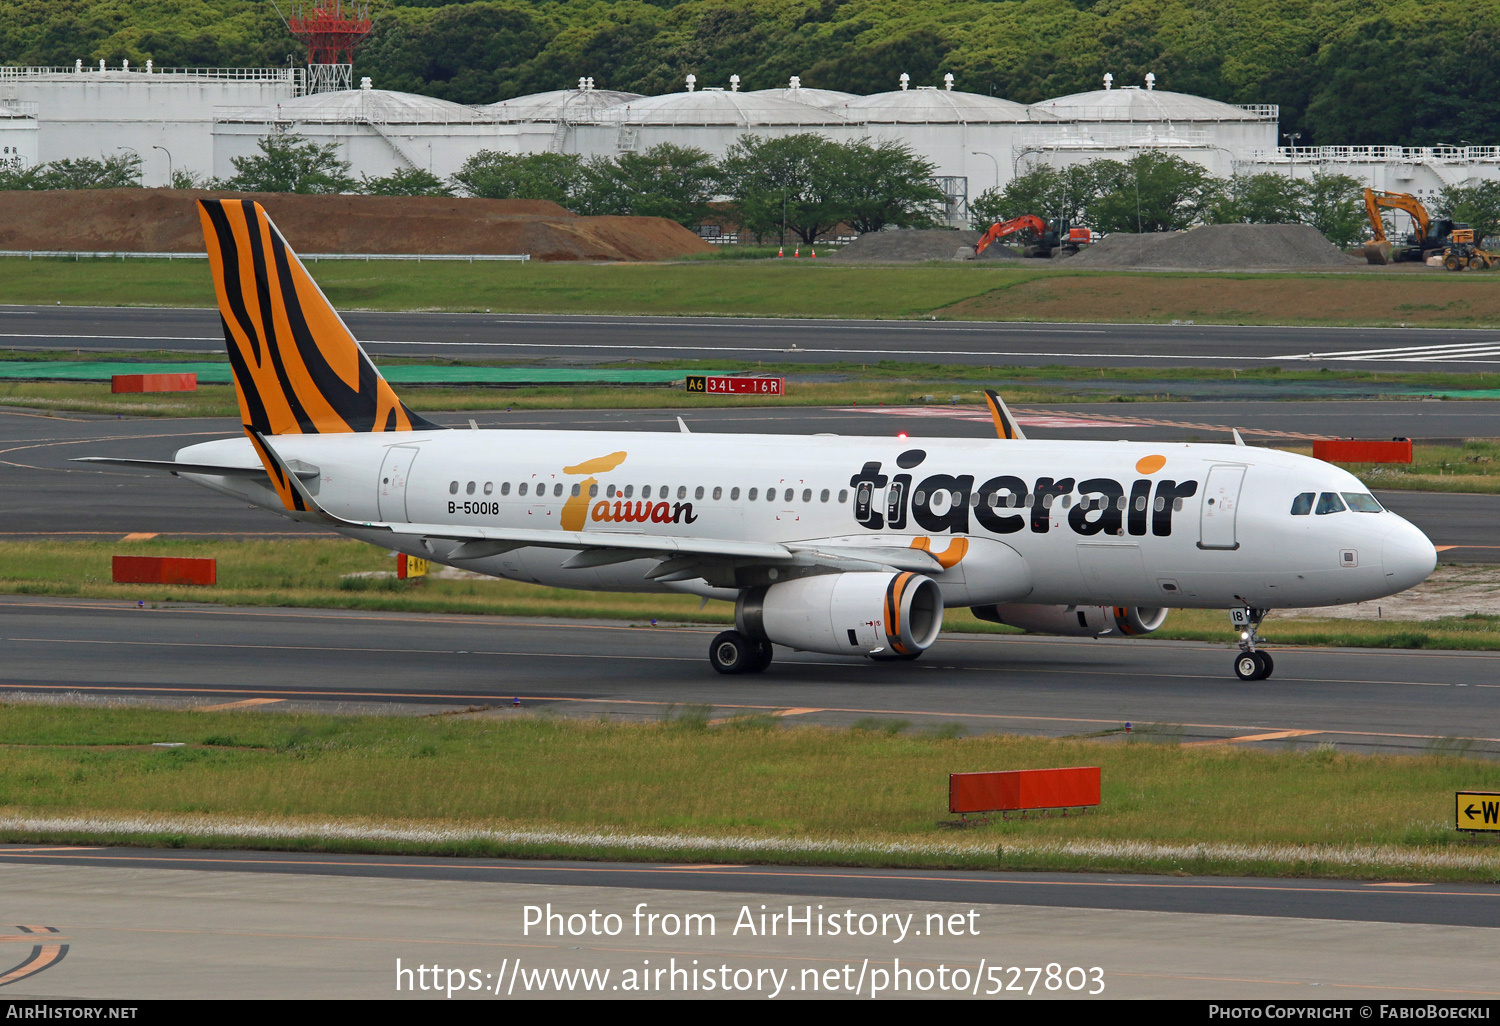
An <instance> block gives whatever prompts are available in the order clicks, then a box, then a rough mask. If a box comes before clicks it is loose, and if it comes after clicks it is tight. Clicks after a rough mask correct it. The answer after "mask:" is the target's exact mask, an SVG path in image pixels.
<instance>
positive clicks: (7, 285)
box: [0, 257, 1500, 327]
mask: <svg viewBox="0 0 1500 1026" xmlns="http://www.w3.org/2000/svg"><path fill="white" fill-rule="evenodd" d="M311 271H312V274H313V277H314V278H316V279H317V280H318V282H319V284H320V285H321V286H322V288H323V290H324V291H325V292H326V293H327V295H328V298H329V299H330V300H331V301H332V302H333V303H334V305H336V306H338V307H340V308H342V309H356V308H358V309H371V310H455V311H484V310H493V311H506V312H518V313H622V314H668V315H670V314H704V315H756V316H771V317H793V316H795V317H856V318H858V317H871V318H906V317H941V318H945V319H960V320H965V319H967V320H975V319H977V320H1033V321H1061V322H1069V321H1073V322H1076V321H1099V322H1141V323H1160V322H1166V321H1173V320H1195V321H1198V322H1202V323H1229V324H1331V325H1399V324H1409V325H1421V326H1429V327H1440V326H1445V327H1484V326H1491V325H1496V324H1500V290H1497V289H1496V288H1495V287H1494V281H1495V279H1494V278H1493V277H1492V276H1487V275H1483V274H1462V275H1454V274H1431V275H1428V274H1396V273H1388V272H1385V271H1377V270H1370V271H1359V270H1352V271H1349V272H1343V273H1330V274H1314V273H1280V272H1278V273H1266V274H1244V273H1221V274H1213V273H1205V274H1198V273H1192V274H1189V273H1180V272H1179V273H1146V272H1133V271H1132V272H1106V271H1085V270H1082V269H1077V270H1073V269H1068V268H1066V267H1065V266H1062V267H1059V266H1053V265H1048V264H1045V263H1043V262H1040V261H1037V262H1025V263H1021V262H1019V261H1017V262H1016V264H1015V265H1014V266H1011V265H1009V263H1007V264H1006V265H1003V266H993V265H992V264H983V265H980V264H966V263H962V262H953V263H937V264H919V265H914V266H899V267H898V266H861V265H857V264H844V263H840V262H837V261H827V260H818V261H811V260H805V259H804V260H796V261H792V260H729V259H712V260H699V261H682V262H677V263H666V264H563V263H540V262H534V263H526V264H509V263H481V264H466V263H411V264H406V263H392V262H377V263H366V262H363V261H326V262H320V263H317V264H314V265H312V266H311ZM0 295H3V296H4V297H5V300H6V302H8V303H23V304H27V303H43V304H53V303H57V302H62V303H67V304H71V305H94V306H200V307H203V306H212V305H213V290H212V287H211V285H210V282H209V279H208V274H207V269H206V266H205V265H204V264H203V263H202V262H199V261H188V260H184V261H159V260H129V261H126V260H113V261H112V260H83V261H71V260H26V259H23V258H19V257H7V258H3V259H0Z"/></svg>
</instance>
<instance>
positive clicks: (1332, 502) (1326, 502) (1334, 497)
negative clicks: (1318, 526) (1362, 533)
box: [1318, 492, 1344, 516]
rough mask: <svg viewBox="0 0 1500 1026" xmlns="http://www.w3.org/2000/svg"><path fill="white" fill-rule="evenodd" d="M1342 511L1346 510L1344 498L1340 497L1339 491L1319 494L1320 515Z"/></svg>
mask: <svg viewBox="0 0 1500 1026" xmlns="http://www.w3.org/2000/svg"><path fill="white" fill-rule="evenodd" d="M1342 512H1344V500H1343V499H1341V498H1339V493H1338V492H1324V493H1323V494H1322V495H1320V496H1318V516H1322V515H1323V514H1325V513H1342Z"/></svg>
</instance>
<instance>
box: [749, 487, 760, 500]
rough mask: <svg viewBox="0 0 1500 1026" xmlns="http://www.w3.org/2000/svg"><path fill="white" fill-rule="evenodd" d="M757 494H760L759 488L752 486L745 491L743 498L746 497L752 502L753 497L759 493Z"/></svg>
mask: <svg viewBox="0 0 1500 1026" xmlns="http://www.w3.org/2000/svg"><path fill="white" fill-rule="evenodd" d="M759 494H760V489H758V488H752V489H750V490H749V491H748V492H746V493H745V498H746V499H748V500H749V501H751V502H754V501H755V497H756V496H757V495H759Z"/></svg>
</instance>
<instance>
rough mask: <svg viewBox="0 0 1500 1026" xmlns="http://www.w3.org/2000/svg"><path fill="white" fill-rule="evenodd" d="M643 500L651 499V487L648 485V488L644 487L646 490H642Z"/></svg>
mask: <svg viewBox="0 0 1500 1026" xmlns="http://www.w3.org/2000/svg"><path fill="white" fill-rule="evenodd" d="M641 498H643V499H649V498H651V486H650V485H646V487H644V488H642V489H641Z"/></svg>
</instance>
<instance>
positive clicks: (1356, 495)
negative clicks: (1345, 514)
mask: <svg viewBox="0 0 1500 1026" xmlns="http://www.w3.org/2000/svg"><path fill="white" fill-rule="evenodd" d="M1343 495H1344V501H1345V502H1347V503H1348V504H1349V508H1350V509H1352V510H1354V512H1356V513H1379V512H1380V511H1381V509H1382V507H1381V505H1380V503H1379V502H1378V501H1376V499H1375V496H1373V495H1370V494H1368V493H1366V492H1344V493H1343Z"/></svg>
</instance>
